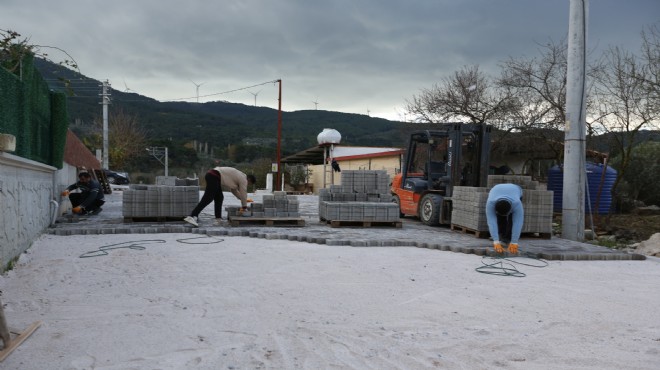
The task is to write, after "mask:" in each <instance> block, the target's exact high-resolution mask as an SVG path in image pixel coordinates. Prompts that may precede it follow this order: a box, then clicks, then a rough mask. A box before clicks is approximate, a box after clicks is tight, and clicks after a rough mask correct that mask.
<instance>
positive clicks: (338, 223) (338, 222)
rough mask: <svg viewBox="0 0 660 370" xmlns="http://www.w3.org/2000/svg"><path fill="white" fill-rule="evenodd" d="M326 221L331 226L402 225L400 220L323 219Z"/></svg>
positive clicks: (398, 226)
mask: <svg viewBox="0 0 660 370" xmlns="http://www.w3.org/2000/svg"><path fill="white" fill-rule="evenodd" d="M325 222H326V223H328V224H330V226H331V227H342V226H348V227H351V226H353V227H376V226H386V227H396V228H397V229H399V228H401V226H403V223H402V222H401V221H348V220H325Z"/></svg>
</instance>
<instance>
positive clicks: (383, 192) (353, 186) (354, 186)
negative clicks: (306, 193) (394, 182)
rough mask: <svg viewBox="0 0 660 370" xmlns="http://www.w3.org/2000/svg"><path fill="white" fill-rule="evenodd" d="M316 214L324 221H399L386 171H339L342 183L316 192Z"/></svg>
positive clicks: (397, 208)
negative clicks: (317, 194)
mask: <svg viewBox="0 0 660 370" xmlns="http://www.w3.org/2000/svg"><path fill="white" fill-rule="evenodd" d="M319 217H320V218H321V220H325V221H334V220H338V221H358V222H397V221H399V207H398V205H397V204H395V203H392V195H391V194H390V176H389V175H388V174H387V171H384V170H381V171H366V170H365V171H342V175H341V185H331V186H330V188H328V189H321V190H320V191H319Z"/></svg>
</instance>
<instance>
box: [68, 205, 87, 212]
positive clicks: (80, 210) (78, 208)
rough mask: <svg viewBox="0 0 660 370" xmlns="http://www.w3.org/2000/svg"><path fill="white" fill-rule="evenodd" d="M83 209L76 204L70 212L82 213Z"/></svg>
mask: <svg viewBox="0 0 660 370" xmlns="http://www.w3.org/2000/svg"><path fill="white" fill-rule="evenodd" d="M83 210H84V208H83V207H81V206H78V207H74V208H73V209H72V210H71V212H73V213H83Z"/></svg>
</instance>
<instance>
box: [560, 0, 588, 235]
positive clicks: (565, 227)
mask: <svg viewBox="0 0 660 370" xmlns="http://www.w3.org/2000/svg"><path fill="white" fill-rule="evenodd" d="M588 9H589V0H571V3H570V14H569V23H568V60H567V62H568V71H567V74H566V82H567V86H566V127H565V132H564V134H565V138H564V184H563V194H562V237H564V238H565V239H569V240H575V241H583V240H584V203H585V196H584V194H585V185H586V182H585V178H586V167H585V155H586V145H585V140H586V134H585V131H586V130H585V126H586V122H585V115H586V105H587V104H586V87H585V86H586V81H585V80H586V49H587V20H588V13H589V12H588Z"/></svg>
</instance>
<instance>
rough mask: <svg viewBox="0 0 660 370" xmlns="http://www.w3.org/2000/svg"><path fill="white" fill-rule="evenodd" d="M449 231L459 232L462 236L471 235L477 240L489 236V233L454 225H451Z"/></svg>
mask: <svg viewBox="0 0 660 370" xmlns="http://www.w3.org/2000/svg"><path fill="white" fill-rule="evenodd" d="M451 229H452V230H455V231H460V232H461V233H463V234H472V235H474V236H476V237H477V238H479V239H486V238H488V237H489V236H490V232H489V231H480V230H474V229H470V228H469V227H465V226H461V225H456V224H451Z"/></svg>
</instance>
